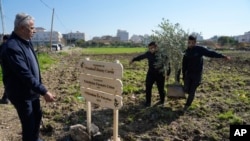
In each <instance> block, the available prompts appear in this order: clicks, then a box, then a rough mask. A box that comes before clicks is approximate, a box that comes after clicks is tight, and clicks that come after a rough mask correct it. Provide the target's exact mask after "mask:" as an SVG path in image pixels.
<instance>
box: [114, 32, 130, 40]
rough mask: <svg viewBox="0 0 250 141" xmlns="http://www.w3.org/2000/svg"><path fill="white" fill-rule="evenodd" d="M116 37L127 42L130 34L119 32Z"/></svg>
mask: <svg viewBox="0 0 250 141" xmlns="http://www.w3.org/2000/svg"><path fill="white" fill-rule="evenodd" d="M116 36H117V37H118V38H119V39H120V41H123V42H127V41H128V36H129V33H128V32H127V31H126V30H120V29H118V30H117V34H116Z"/></svg>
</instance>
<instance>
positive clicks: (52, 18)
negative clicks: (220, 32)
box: [50, 8, 54, 51]
mask: <svg viewBox="0 0 250 141" xmlns="http://www.w3.org/2000/svg"><path fill="white" fill-rule="evenodd" d="M53 21H54V8H53V12H52V21H51V30H50V50H51V51H52V32H53Z"/></svg>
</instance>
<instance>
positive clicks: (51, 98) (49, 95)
mask: <svg viewBox="0 0 250 141" xmlns="http://www.w3.org/2000/svg"><path fill="white" fill-rule="evenodd" d="M43 97H44V99H45V101H46V102H53V101H55V100H56V99H55V98H56V97H55V96H54V95H53V94H52V93H50V92H47V93H46V94H45V95H44V96H43Z"/></svg>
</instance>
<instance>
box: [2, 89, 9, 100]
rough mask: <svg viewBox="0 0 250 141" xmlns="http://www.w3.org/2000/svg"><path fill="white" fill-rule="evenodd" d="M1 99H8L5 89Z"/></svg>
mask: <svg viewBox="0 0 250 141" xmlns="http://www.w3.org/2000/svg"><path fill="white" fill-rule="evenodd" d="M2 100H8V96H7V93H6V91H5V89H4V92H3V97H2Z"/></svg>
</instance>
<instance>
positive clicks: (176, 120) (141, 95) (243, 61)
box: [0, 51, 250, 141]
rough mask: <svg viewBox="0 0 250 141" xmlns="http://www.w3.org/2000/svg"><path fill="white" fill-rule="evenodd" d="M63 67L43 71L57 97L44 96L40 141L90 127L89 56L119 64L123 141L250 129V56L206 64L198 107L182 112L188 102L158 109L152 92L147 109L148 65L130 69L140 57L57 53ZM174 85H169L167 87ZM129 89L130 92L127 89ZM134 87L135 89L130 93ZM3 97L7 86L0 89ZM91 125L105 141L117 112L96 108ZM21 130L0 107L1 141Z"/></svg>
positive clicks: (65, 140)
mask: <svg viewBox="0 0 250 141" xmlns="http://www.w3.org/2000/svg"><path fill="white" fill-rule="evenodd" d="M51 55H52V56H53V57H54V58H56V59H57V60H58V63H56V64H54V65H52V66H51V68H49V69H48V70H47V71H44V72H42V77H43V83H44V84H45V86H46V87H47V88H48V89H49V91H51V92H52V93H54V94H55V95H56V96H57V100H56V101H55V102H53V103H46V102H45V101H44V99H43V98H42V97H41V103H42V108H43V112H44V115H43V123H42V126H41V134H40V135H41V138H43V139H44V140H46V141H70V140H71V137H70V135H69V127H70V126H71V125H75V124H83V125H84V126H86V103H85V100H84V97H81V92H80V81H79V76H80V73H81V68H80V62H81V60H83V59H84V58H85V57H90V59H92V60H102V61H108V62H110V61H111V62H112V61H114V60H117V59H118V60H120V61H121V63H122V64H123V67H124V77H123V79H122V82H123V87H124V93H123V95H122V96H123V104H124V105H123V107H122V108H121V109H120V110H119V135H120V139H121V140H124V141H168V140H169V141H218V140H225V141H229V129H230V124H250V102H249V101H250V98H249V97H250V93H249V92H250V65H249V64H250V52H236V53H231V54H228V55H230V56H231V57H232V60H231V61H224V60H220V59H206V60H205V62H204V75H203V81H202V84H201V85H200V87H199V88H198V90H197V93H196V97H195V100H194V102H193V105H192V106H191V107H190V108H189V109H188V111H187V112H185V113H183V112H182V111H181V110H182V108H183V105H184V103H185V99H170V98H167V97H166V103H165V104H164V105H157V104H155V103H157V101H158V92H157V90H156V87H154V89H153V97H152V102H153V103H154V104H153V105H152V106H151V107H148V108H146V107H144V105H143V103H144V100H145V92H144V89H145V86H144V85H145V84H144V81H145V74H146V70H147V62H146V61H142V62H140V63H138V64H136V65H134V66H129V65H128V62H129V60H130V59H131V58H132V57H134V56H136V55H137V54H117V55H88V54H81V53H79V51H70V53H67V52H66V53H52V54H51ZM168 83H170V82H168ZM128 86H129V87H128ZM130 87H131V88H130ZM0 92H1V93H3V87H1V88H0ZM92 107H93V108H92V109H93V110H92V122H93V123H94V124H95V125H97V126H98V127H99V130H100V132H101V137H100V139H99V140H101V141H106V140H108V139H109V138H110V137H111V136H112V135H113V110H112V109H108V108H102V107H99V106H98V105H96V104H92ZM20 140H21V126H20V123H19V119H18V116H17V114H16V111H15V109H14V108H13V106H12V105H11V104H8V105H4V104H1V105H0V141H20Z"/></svg>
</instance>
